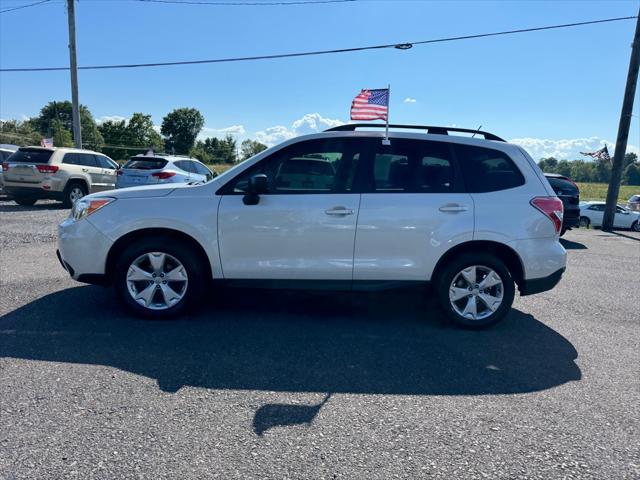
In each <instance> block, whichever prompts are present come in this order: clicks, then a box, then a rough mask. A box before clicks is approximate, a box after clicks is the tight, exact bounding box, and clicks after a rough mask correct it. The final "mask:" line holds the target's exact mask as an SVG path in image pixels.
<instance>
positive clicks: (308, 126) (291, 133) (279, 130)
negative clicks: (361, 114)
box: [255, 113, 345, 146]
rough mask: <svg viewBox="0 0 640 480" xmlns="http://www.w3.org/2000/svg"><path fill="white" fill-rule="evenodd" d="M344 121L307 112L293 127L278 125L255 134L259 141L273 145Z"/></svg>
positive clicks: (341, 123)
mask: <svg viewBox="0 0 640 480" xmlns="http://www.w3.org/2000/svg"><path fill="white" fill-rule="evenodd" d="M344 123H345V122H343V121H342V120H337V119H333V118H326V117H323V116H322V115H321V114H319V113H307V114H306V115H304V116H302V117H301V118H299V119H297V120H295V121H294V122H293V123H292V124H291V127H286V126H284V125H276V126H273V127H269V128H265V129H264V130H260V131H258V132H256V135H255V136H256V140H258V141H259V142H262V143H264V144H265V145H269V146H271V145H275V144H277V143H280V142H283V141H284V140H289V139H290V138H293V137H297V136H299V135H306V134H309V133H317V132H321V131H323V130H326V129H327V128H332V127H337V126H339V125H344Z"/></svg>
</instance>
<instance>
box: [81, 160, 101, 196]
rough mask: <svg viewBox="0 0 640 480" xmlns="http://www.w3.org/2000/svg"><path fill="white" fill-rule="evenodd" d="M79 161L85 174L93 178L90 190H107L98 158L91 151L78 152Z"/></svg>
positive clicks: (92, 191)
mask: <svg viewBox="0 0 640 480" xmlns="http://www.w3.org/2000/svg"><path fill="white" fill-rule="evenodd" d="M76 155H77V157H76V158H77V161H78V163H79V165H80V169H81V171H82V173H83V174H85V175H87V176H88V177H89V178H90V179H91V185H90V190H91V191H90V192H89V193H94V192H101V191H103V190H106V187H105V184H104V179H103V177H102V167H100V166H99V165H98V160H96V157H95V156H94V155H93V154H91V153H76Z"/></svg>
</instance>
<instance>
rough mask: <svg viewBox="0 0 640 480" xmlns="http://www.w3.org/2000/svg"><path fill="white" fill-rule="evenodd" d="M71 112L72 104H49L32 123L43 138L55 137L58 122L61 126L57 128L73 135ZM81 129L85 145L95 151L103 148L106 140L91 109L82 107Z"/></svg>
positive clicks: (64, 102) (65, 102)
mask: <svg viewBox="0 0 640 480" xmlns="http://www.w3.org/2000/svg"><path fill="white" fill-rule="evenodd" d="M71 110H72V108H71V102H69V101H66V100H65V101H63V102H55V101H54V102H49V103H47V104H46V105H45V106H44V107H42V110H40V115H38V116H37V117H35V118H32V119H31V120H30V122H31V124H32V125H33V126H34V128H35V129H36V130H37V131H39V132H40V134H41V135H42V136H43V137H52V136H53V135H54V122H55V121H56V120H57V121H59V122H60V124H56V127H55V128H57V129H59V128H60V127H62V128H64V129H65V130H67V131H68V132H69V134H71V132H72V131H73V114H72V113H71ZM80 129H81V131H82V144H83V145H85V146H87V147H88V148H93V149H100V148H101V147H102V145H103V144H104V139H103V138H102V135H101V134H100V131H99V130H98V125H97V124H96V121H95V120H94V118H93V115H91V112H90V111H89V109H88V108H87V107H86V106H84V105H80ZM58 134H59V135H60V133H58Z"/></svg>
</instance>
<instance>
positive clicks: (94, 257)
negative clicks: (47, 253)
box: [57, 218, 113, 283]
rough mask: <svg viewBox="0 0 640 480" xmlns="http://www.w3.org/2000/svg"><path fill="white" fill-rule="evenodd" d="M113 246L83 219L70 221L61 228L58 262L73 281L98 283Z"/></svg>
mask: <svg viewBox="0 0 640 480" xmlns="http://www.w3.org/2000/svg"><path fill="white" fill-rule="evenodd" d="M111 245H113V242H112V241H111V240H109V239H108V238H107V237H106V236H105V235H103V234H102V233H101V232H100V231H99V230H98V229H97V228H96V227H94V226H93V225H92V224H91V222H90V221H89V220H88V219H87V218H84V219H82V220H78V221H73V220H72V219H71V218H67V219H66V220H65V221H64V222H62V223H61V224H60V225H59V226H58V251H57V255H58V259H59V260H60V263H61V264H62V266H63V268H64V269H65V270H66V271H67V272H68V273H69V275H71V277H72V278H73V279H74V280H78V281H80V282H85V283H99V280H100V277H101V276H102V277H104V275H105V264H106V259H107V255H108V253H109V249H110V248H111Z"/></svg>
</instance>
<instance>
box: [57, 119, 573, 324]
mask: <svg viewBox="0 0 640 480" xmlns="http://www.w3.org/2000/svg"><path fill="white" fill-rule="evenodd" d="M364 127H369V128H368V129H365V128H364ZM371 127H372V125H345V126H342V127H337V128H334V129H331V130H329V131H326V132H323V133H319V134H314V135H308V136H305V137H299V138H295V139H291V140H289V141H286V142H284V143H282V144H281V145H278V146H276V147H272V148H270V149H268V150H265V151H264V152H261V153H260V154H258V155H256V156H254V157H253V158H251V159H249V160H247V161H245V162H243V163H241V164H239V165H236V166H235V167H234V168H232V169H230V170H228V171H227V172H225V173H224V174H222V175H220V176H218V177H216V178H214V179H213V180H211V181H209V182H208V183H205V184H203V185H186V184H185V185H175V184H174V185H158V186H147V187H134V188H125V189H122V190H117V191H110V192H103V193H99V194H93V195H89V196H87V197H84V198H83V199H81V200H79V201H78V202H77V203H76V204H75V206H74V208H73V209H72V211H71V215H70V216H69V218H68V219H66V220H65V221H64V222H63V223H62V224H61V225H60V227H59V240H58V242H59V243H58V245H59V250H58V256H59V258H60V260H61V262H62V265H63V266H64V268H65V269H66V270H67V271H68V272H69V274H70V275H71V276H72V277H73V278H74V279H76V280H78V281H81V282H86V283H95V284H102V285H113V286H114V287H115V289H116V290H117V292H118V293H119V295H120V297H121V298H122V300H123V301H124V302H125V303H126V304H127V305H129V307H130V308H132V309H133V310H134V311H135V312H137V313H139V314H142V315H145V316H148V317H150V318H166V317H172V316H176V315H179V314H180V313H182V312H184V311H185V309H187V308H188V307H191V306H193V305H195V304H197V303H198V301H199V300H200V299H201V298H203V297H206V296H207V289H209V288H216V287H215V282H220V283H224V284H228V285H233V286H266V287H275V288H277V287H281V288H326V289H334V290H363V289H380V288H391V287H397V286H402V285H405V284H415V283H418V284H425V285H426V284H428V283H431V284H432V285H433V286H434V290H435V294H436V296H437V298H438V301H439V303H440V305H441V307H442V309H443V311H444V312H445V314H446V315H447V316H448V317H449V318H450V319H451V320H453V321H454V322H457V323H458V324H460V325H463V326H467V327H486V326H488V325H492V324H495V323H496V322H498V321H499V320H501V319H502V318H503V317H504V316H505V315H506V314H507V313H508V311H509V309H510V308H511V305H512V303H513V298H514V293H515V286H516V285H517V286H518V289H519V290H520V293H521V294H522V295H528V294H532V293H538V292H542V291H545V290H549V289H551V288H553V287H554V286H555V285H556V284H557V283H558V281H559V280H560V277H561V276H562V273H563V272H564V270H565V263H566V252H565V250H564V248H563V247H562V245H561V244H560V243H559V232H560V229H561V226H562V202H561V201H560V200H559V199H558V198H557V197H556V196H555V194H554V192H553V190H552V189H551V187H550V185H549V183H548V182H547V180H546V179H545V177H544V175H543V174H542V172H541V171H540V169H539V168H538V167H537V165H536V164H535V162H534V161H533V159H532V158H531V157H530V156H529V155H528V154H527V153H526V152H525V151H524V150H523V149H522V148H520V147H518V146H517V145H512V144H509V143H506V142H504V141H503V140H502V139H500V138H499V137H496V136H495V135H492V134H490V133H486V132H473V131H471V130H465V129H456V128H448V127H426V126H424V127H422V126H397V128H394V127H393V126H392V131H391V133H390V135H389V140H388V141H386V140H384V139H383V136H382V133H381V132H379V131H372V130H371ZM409 129H416V130H424V131H425V132H417V133H416V132H408V131H407V130H409ZM453 133H464V134H467V135H466V136H464V135H452V134H453ZM469 133H475V134H477V135H482V136H484V139H480V138H471V137H470V136H469V135H468V134H469ZM211 280H213V281H214V282H211ZM212 285H213V286H212Z"/></svg>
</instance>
